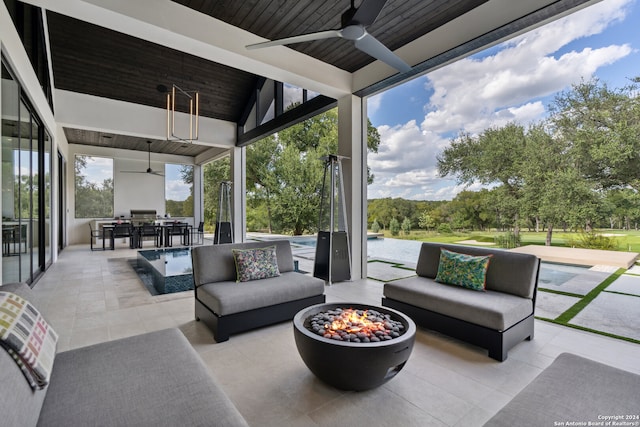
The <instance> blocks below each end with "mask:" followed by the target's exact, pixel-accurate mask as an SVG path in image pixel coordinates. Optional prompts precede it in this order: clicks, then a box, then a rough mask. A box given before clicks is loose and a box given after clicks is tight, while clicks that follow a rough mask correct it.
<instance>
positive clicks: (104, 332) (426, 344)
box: [34, 245, 640, 427]
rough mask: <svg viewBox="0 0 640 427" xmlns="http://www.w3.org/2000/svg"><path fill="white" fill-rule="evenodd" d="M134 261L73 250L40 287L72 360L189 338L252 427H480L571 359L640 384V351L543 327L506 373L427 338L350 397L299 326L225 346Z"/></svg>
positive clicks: (456, 345) (182, 300) (182, 298)
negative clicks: (305, 342)
mask: <svg viewBox="0 0 640 427" xmlns="http://www.w3.org/2000/svg"><path fill="white" fill-rule="evenodd" d="M133 257H135V251H133V250H130V249H126V248H121V249H118V250H116V251H105V252H90V251H89V247H88V245H77V246H70V247H67V248H66V249H65V250H64V251H63V252H62V253H61V254H60V258H59V260H58V262H57V263H56V264H54V265H53V266H52V267H51V268H50V269H49V270H48V271H47V272H46V273H45V274H44V276H43V277H42V278H41V279H40V280H39V282H38V283H37V284H36V285H35V287H34V292H35V294H36V296H37V299H38V301H36V303H38V304H39V306H40V307H43V311H44V312H45V313H46V315H47V316H48V318H49V320H50V321H51V323H52V324H53V325H54V327H55V328H56V330H57V331H58V332H59V333H60V335H61V340H60V350H66V349H71V348H77V347H81V346H85V345H90V344H93V343H97V342H101V341H108V340H113V339H117V338H121V337H125V336H130V335H137V334H141V333H145V332H149V331H153V330H158V329H162V328H167V327H178V328H180V329H181V330H182V331H183V333H184V334H185V335H186V337H187V338H188V339H189V341H190V342H191V344H192V345H193V347H194V348H195V349H196V351H197V352H198V353H199V354H200V355H201V357H202V358H203V360H204V361H205V363H206V365H207V366H208V367H209V369H210V371H211V374H212V376H213V377H215V378H216V379H217V381H218V382H219V383H221V385H222V387H223V388H224V390H225V391H226V393H227V394H228V395H229V397H230V398H231V399H232V400H233V402H234V403H235V404H236V406H237V407H238V409H239V410H240V412H241V413H242V414H243V416H244V417H245V418H246V419H247V421H248V422H249V424H250V425H252V426H260V427H268V426H299V427H306V426H309V427H312V426H338V425H353V426H391V425H394V426H403V427H404V426H420V427H423V426H479V425H482V424H483V423H484V422H485V421H486V420H488V419H489V418H490V417H491V416H492V415H493V414H494V413H495V412H497V411H498V410H499V409H500V408H501V407H502V406H503V405H505V404H506V403H507V402H508V401H509V400H510V399H511V398H512V397H513V396H514V395H515V394H516V393H518V392H519V391H520V390H521V389H522V388H523V387H525V386H526V385H527V384H528V383H529V382H531V380H532V379H533V378H535V377H536V376H537V375H538V374H539V373H540V372H541V371H542V370H543V369H544V368H545V367H547V366H548V365H549V364H550V363H551V362H552V361H553V360H554V359H555V357H556V356H557V355H558V354H560V353H562V352H571V353H575V354H578V355H582V356H585V357H589V358H591V359H594V360H597V361H600V362H604V363H608V364H610V365H613V366H616V367H619V368H622V369H625V370H628V371H631V372H635V373H637V374H640V364H638V360H640V345H636V344H632V343H628V342H624V341H620V340H616V339H612V338H608V337H604V336H599V335H596V334H591V333H588V332H582V331H578V330H573V329H571V328H567V327H562V326H557V325H553V324H549V323H546V322H543V321H536V324H535V327H536V336H535V338H534V340H532V341H530V342H529V341H524V342H522V343H520V344H518V345H517V346H516V347H515V348H513V349H512V350H511V351H510V352H509V358H508V359H507V360H506V361H505V362H503V363H499V362H496V361H494V360H492V359H490V358H488V357H487V355H486V351H484V350H481V349H479V348H477V347H473V346H470V345H467V344H465V343H462V342H459V341H456V340H454V339H451V338H448V337H446V336H442V335H439V334H436V333H433V332H430V331H428V330H426V329H422V328H418V332H417V335H416V344H415V347H414V350H413V353H412V355H411V357H410V359H409V361H408V363H407V365H406V366H405V368H404V370H403V371H402V372H400V373H399V374H398V375H397V376H396V377H395V378H394V379H392V380H391V381H389V382H388V383H386V384H385V385H383V386H381V387H379V388H377V389H375V390H371V391H367V392H360V393H354V392H342V391H339V390H336V389H333V388H331V387H328V386H326V385H324V384H323V383H321V382H320V381H318V380H317V379H316V378H315V377H314V376H313V375H312V374H311V373H310V372H309V371H308V369H307V368H306V366H305V365H304V364H303V362H302V360H301V359H300V357H299V355H298V354H297V351H296V348H295V343H294V339H293V332H292V328H291V323H290V322H285V323H281V324H278V325H275V326H271V327H266V328H262V329H260V330H256V331H251V332H247V333H243V334H239V335H234V336H232V337H231V339H230V340H229V341H227V342H224V343H220V344H217V343H215V341H214V340H213V338H212V335H211V334H210V332H209V331H208V329H207V328H206V327H205V326H204V325H203V324H201V323H200V322H196V321H195V320H194V316H193V292H183V293H180V294H174V295H165V296H155V297H152V296H151V295H149V293H148V292H147V290H146V289H145V287H144V285H143V284H142V282H141V281H140V279H139V278H138V277H137V276H136V274H135V273H134V272H133V270H132V269H131V267H130V266H128V264H127V263H126V262H124V261H125V260H126V259H127V258H133ZM301 268H302V266H301ZM402 273H404V272H402ZM326 295H327V301H328V302H340V301H347V302H348V301H357V302H363V303H370V304H376V305H379V304H380V298H381V296H382V283H381V282H378V281H375V280H359V281H353V282H342V283H337V284H333V285H332V286H328V287H327V288H326ZM113 363H118V361H117V360H114V361H113ZM336 363H339V361H336ZM559 421H560V420H559Z"/></svg>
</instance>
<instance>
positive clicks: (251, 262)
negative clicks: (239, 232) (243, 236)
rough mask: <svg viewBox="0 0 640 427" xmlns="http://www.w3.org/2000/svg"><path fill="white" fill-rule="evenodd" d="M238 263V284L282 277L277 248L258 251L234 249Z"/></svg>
mask: <svg viewBox="0 0 640 427" xmlns="http://www.w3.org/2000/svg"><path fill="white" fill-rule="evenodd" d="M232 252H233V259H234V260H235V262H236V272H237V278H236V282H248V281H249V280H257V279H266V278H268V277H276V276H279V275H280V270H279V269H278V257H277V256H276V247H275V246H267V247H266V248H256V249H232Z"/></svg>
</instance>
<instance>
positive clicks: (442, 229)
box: [438, 222, 453, 234]
mask: <svg viewBox="0 0 640 427" xmlns="http://www.w3.org/2000/svg"><path fill="white" fill-rule="evenodd" d="M438 233H440V234H451V233H453V230H452V229H451V225H449V223H448V222H442V223H440V225H438Z"/></svg>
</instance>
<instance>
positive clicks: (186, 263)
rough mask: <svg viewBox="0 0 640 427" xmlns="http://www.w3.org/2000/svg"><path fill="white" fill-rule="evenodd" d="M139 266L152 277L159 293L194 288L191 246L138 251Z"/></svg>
mask: <svg viewBox="0 0 640 427" xmlns="http://www.w3.org/2000/svg"><path fill="white" fill-rule="evenodd" d="M138 267H141V268H142V269H143V270H144V271H145V273H147V275H149V276H150V277H151V281H152V284H153V287H154V288H155V290H156V291H157V293H158V294H170V293H174V292H183V291H187V290H190V289H193V275H192V273H193V266H192V264H191V249H190V248H172V249H152V250H145V251H138Z"/></svg>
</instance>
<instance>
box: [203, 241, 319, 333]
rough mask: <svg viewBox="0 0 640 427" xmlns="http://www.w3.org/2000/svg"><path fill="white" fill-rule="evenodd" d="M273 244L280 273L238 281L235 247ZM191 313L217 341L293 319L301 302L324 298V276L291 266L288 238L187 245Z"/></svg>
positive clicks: (313, 301)
mask: <svg viewBox="0 0 640 427" xmlns="http://www.w3.org/2000/svg"><path fill="white" fill-rule="evenodd" d="M269 247H274V248H275V252H276V257H277V267H278V275H277V276H273V277H268V278H263V279H259V280H249V281H242V282H238V281H237V280H238V270H237V268H236V259H235V258H234V254H233V250H241V251H242V250H245V251H247V250H249V251H250V250H255V249H263V248H269ZM191 257H192V261H193V280H194V292H195V317H196V320H201V321H203V322H204V323H205V324H206V325H207V326H208V327H209V329H211V331H212V332H213V336H214V338H215V340H216V342H223V341H227V340H228V339H229V335H231V334H235V333H238V332H243V331H247V330H250V329H255V328H259V327H262V326H266V325H271V324H274V323H279V322H283V321H286V320H291V319H293V317H294V316H295V314H296V313H297V312H298V311H300V310H302V309H303V308H305V307H308V306H310V305H314V304H321V303H323V302H325V295H324V286H325V283H324V281H323V280H321V279H318V278H315V277H312V276H309V275H306V274H301V273H299V272H297V271H295V270H294V263H293V254H292V252H291V244H290V243H289V241H288V240H272V241H264V242H244V243H228V244H222V245H207V246H199V247H194V248H193V249H192V250H191Z"/></svg>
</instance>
